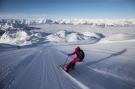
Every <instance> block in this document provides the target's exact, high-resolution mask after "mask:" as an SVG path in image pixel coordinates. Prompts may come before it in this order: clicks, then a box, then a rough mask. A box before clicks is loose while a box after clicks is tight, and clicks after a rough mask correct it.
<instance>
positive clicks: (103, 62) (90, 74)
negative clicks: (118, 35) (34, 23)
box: [0, 41, 135, 89]
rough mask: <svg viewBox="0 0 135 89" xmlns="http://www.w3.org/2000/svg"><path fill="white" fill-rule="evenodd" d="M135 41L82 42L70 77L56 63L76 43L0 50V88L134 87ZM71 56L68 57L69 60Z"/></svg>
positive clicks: (70, 50)
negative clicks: (80, 58)
mask: <svg viewBox="0 0 135 89" xmlns="http://www.w3.org/2000/svg"><path fill="white" fill-rule="evenodd" d="M134 44H135V42H134V41H131V42H128V41H127V42H126V41H125V42H122V44H120V43H115V42H114V43H97V44H81V45H79V44H78V45H79V46H80V47H81V48H82V49H84V51H85V53H86V57H85V60H84V62H82V63H77V64H76V67H75V70H71V71H70V72H69V74H70V75H71V76H70V77H72V78H69V76H68V75H67V74H65V72H63V71H62V70H61V69H59V67H58V66H59V65H61V64H63V63H64V61H65V59H66V58H67V55H66V53H69V52H72V51H73V50H74V48H75V47H76V46H78V45H71V44H69V45H68V44H65V45H64V44H57V45H55V44H44V45H39V46H37V47H29V48H21V49H14V50H9V51H8V50H6V49H5V50H6V51H1V52H0V89H83V88H84V87H82V86H80V85H78V83H77V82H79V83H80V84H82V85H83V86H85V88H86V87H87V88H89V89H135V81H134V80H135V72H134V68H135V60H134V57H135V56H134V55H135V52H134V51H135V47H134ZM70 59H72V57H71V58H69V60H70Z"/></svg>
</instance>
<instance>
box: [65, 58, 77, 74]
mask: <svg viewBox="0 0 135 89" xmlns="http://www.w3.org/2000/svg"><path fill="white" fill-rule="evenodd" d="M76 62H80V58H74V59H73V60H72V61H71V62H69V63H68V64H67V65H66V68H67V71H68V70H69V69H70V68H74V67H75V63H76Z"/></svg>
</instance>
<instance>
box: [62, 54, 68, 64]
mask: <svg viewBox="0 0 135 89" xmlns="http://www.w3.org/2000/svg"><path fill="white" fill-rule="evenodd" d="M68 57H69V56H68ZM68 57H67V58H66V60H65V62H64V64H63V65H64V66H65V64H66V63H67V61H68Z"/></svg>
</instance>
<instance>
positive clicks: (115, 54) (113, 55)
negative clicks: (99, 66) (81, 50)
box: [86, 48, 127, 66]
mask: <svg viewBox="0 0 135 89" xmlns="http://www.w3.org/2000/svg"><path fill="white" fill-rule="evenodd" d="M126 51H127V49H126V48H125V49H123V50H121V51H119V52H116V53H113V54H111V55H110V56H108V57H105V58H102V59H99V60H96V61H93V62H88V63H86V65H88V66H90V65H93V64H96V63H99V62H101V61H104V60H107V59H109V58H111V57H115V56H118V55H121V54H123V53H125V52H126Z"/></svg>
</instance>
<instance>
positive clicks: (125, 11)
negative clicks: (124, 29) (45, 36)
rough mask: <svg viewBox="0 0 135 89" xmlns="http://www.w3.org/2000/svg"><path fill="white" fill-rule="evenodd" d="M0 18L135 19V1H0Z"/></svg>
mask: <svg viewBox="0 0 135 89" xmlns="http://www.w3.org/2000/svg"><path fill="white" fill-rule="evenodd" d="M0 16H1V17H23V18H24V17H25V18H27V17H38V16H39V17H40V16H47V17H50V18H51V17H52V18H135V0H0Z"/></svg>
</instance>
